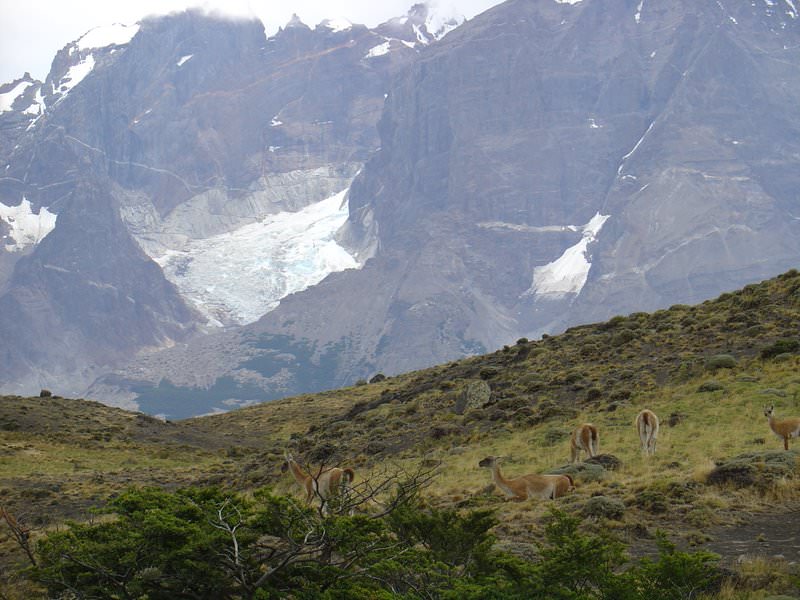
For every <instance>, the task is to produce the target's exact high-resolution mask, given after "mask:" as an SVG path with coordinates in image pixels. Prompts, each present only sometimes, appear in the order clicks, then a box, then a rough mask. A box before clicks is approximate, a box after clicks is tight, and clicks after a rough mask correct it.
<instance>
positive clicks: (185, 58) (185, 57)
mask: <svg viewBox="0 0 800 600" xmlns="http://www.w3.org/2000/svg"><path fill="white" fill-rule="evenodd" d="M193 56H194V54H187V55H185V56H181V57H180V58H179V59H178V62H177V63H175V64H176V65H177V66H179V67H182V66H183V65H184V64H185V63H186V61H187V60H189V59H190V58H192V57H193Z"/></svg>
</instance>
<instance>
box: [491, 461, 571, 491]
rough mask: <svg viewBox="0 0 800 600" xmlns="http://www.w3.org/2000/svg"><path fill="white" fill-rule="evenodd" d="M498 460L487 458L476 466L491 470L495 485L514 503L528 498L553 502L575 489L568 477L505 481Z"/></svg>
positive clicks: (543, 476) (537, 476) (523, 478)
mask: <svg viewBox="0 0 800 600" xmlns="http://www.w3.org/2000/svg"><path fill="white" fill-rule="evenodd" d="M499 459H500V457H499V456H487V457H486V458H484V459H483V460H482V461H480V462H479V463H478V466H479V467H484V468H487V469H491V470H492V480H493V481H494V483H495V485H496V486H497V487H498V488H500V490H501V491H502V492H503V493H504V494H505V495H506V496H508V497H510V498H511V499H513V500H515V501H518V502H519V501H521V500H527V499H528V498H541V499H543V500H553V499H555V498H559V497H560V496H563V495H564V494H566V493H567V492H569V491H571V490H574V489H575V483H574V482H573V481H572V477H570V476H569V475H523V476H521V477H514V478H512V479H506V478H505V477H503V474H502V473H501V472H500V466H499V465H498V464H497V462H498V460H499Z"/></svg>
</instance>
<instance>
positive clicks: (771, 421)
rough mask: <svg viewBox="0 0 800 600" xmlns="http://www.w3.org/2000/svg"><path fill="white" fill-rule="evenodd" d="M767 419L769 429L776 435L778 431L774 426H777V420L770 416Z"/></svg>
mask: <svg viewBox="0 0 800 600" xmlns="http://www.w3.org/2000/svg"><path fill="white" fill-rule="evenodd" d="M767 419H768V420H769V428H770V429H772V431H774V432H775V433H778V430H777V429H775V426H776V425H777V424H778V419H776V418H775V415H774V414H772V415H770V416H769V417H767Z"/></svg>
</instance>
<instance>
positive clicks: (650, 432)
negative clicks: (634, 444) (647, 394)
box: [634, 408, 658, 454]
mask: <svg viewBox="0 0 800 600" xmlns="http://www.w3.org/2000/svg"><path fill="white" fill-rule="evenodd" d="M634 425H636V431H638V432H639V441H640V442H641V444H642V451H643V452H644V453H645V454H655V453H656V442H657V441H658V417H657V416H656V413H654V412H653V411H652V410H649V409H647V408H645V409H644V410H642V411H641V412H640V413H639V414H638V415H636V421H635V423H634Z"/></svg>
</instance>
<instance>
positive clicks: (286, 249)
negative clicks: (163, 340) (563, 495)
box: [153, 190, 359, 325]
mask: <svg viewBox="0 0 800 600" xmlns="http://www.w3.org/2000/svg"><path fill="white" fill-rule="evenodd" d="M346 193H347V190H343V191H341V192H339V193H338V194H335V195H333V196H331V197H330V198H328V199H326V200H322V201H321V202H318V203H316V204H312V205H310V206H307V207H306V208H304V209H303V210H300V211H298V212H281V213H278V214H274V215H270V216H268V217H266V218H265V219H263V220H262V221H260V222H258V223H251V224H249V225H245V226H243V227H241V228H239V229H237V230H235V231H232V232H229V233H223V234H220V235H215V236H212V237H209V238H206V239H198V240H190V241H188V242H187V243H186V245H185V246H184V247H183V249H181V250H180V251H175V250H170V251H168V252H167V253H166V254H164V255H162V256H159V257H153V258H154V260H155V261H156V262H157V263H158V264H159V265H161V267H162V269H163V270H164V274H165V275H166V277H167V279H169V280H170V281H171V282H172V283H174V284H175V285H176V286H177V287H178V290H179V291H180V292H181V294H182V295H183V297H184V298H186V299H187V300H188V301H189V302H190V303H191V304H192V305H194V306H195V307H196V308H197V309H198V310H199V311H200V312H201V313H203V314H204V315H206V317H208V319H209V322H210V324H212V325H222V324H231V323H236V324H240V325H244V324H247V323H251V322H253V321H256V320H257V319H258V318H260V317H261V316H262V315H264V314H265V313H267V312H269V311H270V310H272V309H274V308H275V307H277V306H278V303H279V302H280V300H281V299H282V298H284V297H286V296H288V295H289V294H293V293H295V292H299V291H302V290H304V289H306V288H308V287H311V286H313V285H316V284H317V283H319V282H320V281H322V280H323V279H324V278H325V277H327V276H328V275H329V274H330V273H334V272H337V271H343V270H345V269H353V268H358V267H359V264H358V262H357V261H356V260H355V259H354V258H353V257H352V256H350V254H348V253H347V251H345V249H344V248H342V247H341V246H339V244H337V243H336V240H335V239H334V235H335V233H336V231H337V230H338V229H339V228H340V227H341V226H342V225H343V224H344V222H345V221H346V220H347V215H348V209H347V202H345V201H344V199H345V195H346Z"/></svg>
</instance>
